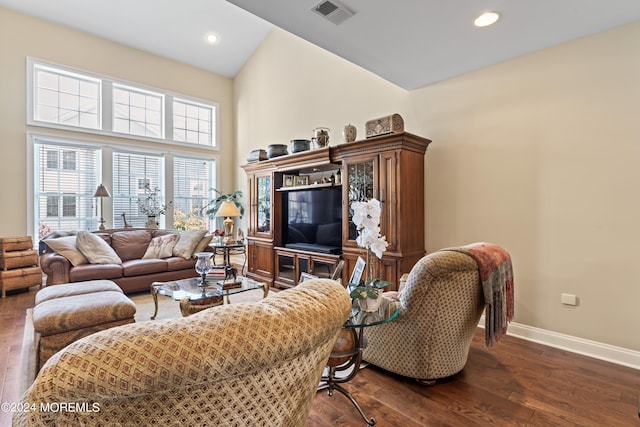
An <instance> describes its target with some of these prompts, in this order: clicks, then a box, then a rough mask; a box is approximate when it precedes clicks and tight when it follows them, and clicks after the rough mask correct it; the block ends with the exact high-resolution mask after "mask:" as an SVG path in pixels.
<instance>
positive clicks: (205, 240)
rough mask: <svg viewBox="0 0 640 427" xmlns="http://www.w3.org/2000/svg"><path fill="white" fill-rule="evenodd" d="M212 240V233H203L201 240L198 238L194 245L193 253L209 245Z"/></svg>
mask: <svg viewBox="0 0 640 427" xmlns="http://www.w3.org/2000/svg"><path fill="white" fill-rule="evenodd" d="M212 240H213V235H212V234H207V235H205V236H204V237H203V238H202V240H200V241H199V242H198V244H197V245H196V247H195V248H194V249H193V255H194V256H195V254H197V253H198V252H202V251H204V248H206V247H207V246H209V243H211V241H212Z"/></svg>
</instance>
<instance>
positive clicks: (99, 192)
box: [93, 184, 111, 230]
mask: <svg viewBox="0 0 640 427" xmlns="http://www.w3.org/2000/svg"><path fill="white" fill-rule="evenodd" d="M93 197H100V221H99V222H100V227H98V230H104V223H105V221H104V198H105V197H111V194H109V190H107V187H105V186H104V185H102V184H100V185H98V188H97V189H96V193H95V194H94V195H93Z"/></svg>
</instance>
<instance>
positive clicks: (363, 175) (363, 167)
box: [347, 160, 375, 240]
mask: <svg viewBox="0 0 640 427" xmlns="http://www.w3.org/2000/svg"><path fill="white" fill-rule="evenodd" d="M374 170H375V162H374V160H369V161H363V162H360V163H351V164H348V165H347V191H348V198H349V200H348V202H349V240H355V239H356V237H358V233H357V231H356V226H355V224H354V223H353V221H351V219H352V218H353V210H352V209H351V205H352V204H353V203H354V202H364V201H367V200H369V199H371V198H373V197H374V194H375V193H374V191H375V185H374Z"/></svg>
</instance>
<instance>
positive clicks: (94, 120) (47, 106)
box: [34, 64, 101, 129]
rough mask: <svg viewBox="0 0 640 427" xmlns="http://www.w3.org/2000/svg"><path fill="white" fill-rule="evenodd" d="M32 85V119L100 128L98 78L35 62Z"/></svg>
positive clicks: (99, 85)
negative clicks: (33, 97)
mask: <svg viewBox="0 0 640 427" xmlns="http://www.w3.org/2000/svg"><path fill="white" fill-rule="evenodd" d="M34 87H35V93H34V95H35V101H34V103H35V105H34V119H35V120H38V121H43V122H49V123H55V124H61V125H68V126H75V127H81V128H89V129H99V128H100V90H101V83H100V80H97V79H93V78H91V77H88V76H83V75H80V74H76V73H72V72H68V71H63V70H58V69H55V68H52V67H47V66H44V65H39V64H38V65H35V67H34Z"/></svg>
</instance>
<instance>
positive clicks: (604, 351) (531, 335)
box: [478, 315, 640, 370]
mask: <svg viewBox="0 0 640 427" xmlns="http://www.w3.org/2000/svg"><path fill="white" fill-rule="evenodd" d="M478 326H479V327H481V328H484V315H483V316H482V317H481V318H480V322H478ZM507 335H510V336H513V337H517V338H522V339H524V340H527V341H532V342H536V343H538V344H543V345H547V346H549V347H555V348H559V349H562V350H566V351H570V352H572V353H577V354H582V355H583V356H588V357H593V358H595V359H600V360H604V361H607V362H611V363H615V364H618V365H622V366H628V367H630V368H634V369H639V370H640V352H638V351H634V350H629V349H627V348H623V347H616V346H613V345H609V344H603V343H600V342H597V341H591V340H586V339H583V338H578V337H574V336H571V335H565V334H560V333H558V332H553V331H548V330H546V329H540V328H535V327H533V326H527V325H523V324H521V323H515V322H512V323H509V328H508V329H507Z"/></svg>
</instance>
